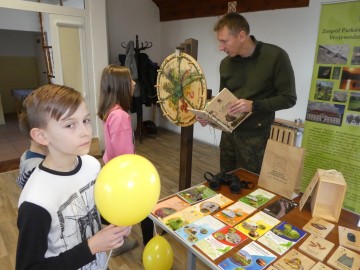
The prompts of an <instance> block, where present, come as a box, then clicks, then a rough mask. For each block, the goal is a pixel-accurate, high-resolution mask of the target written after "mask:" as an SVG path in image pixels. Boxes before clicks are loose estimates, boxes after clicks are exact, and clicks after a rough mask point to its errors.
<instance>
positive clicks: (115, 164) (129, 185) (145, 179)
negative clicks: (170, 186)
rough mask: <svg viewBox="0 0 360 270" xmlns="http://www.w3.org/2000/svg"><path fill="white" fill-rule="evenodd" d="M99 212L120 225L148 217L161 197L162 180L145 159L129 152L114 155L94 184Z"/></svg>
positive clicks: (132, 223) (127, 224)
mask: <svg viewBox="0 0 360 270" xmlns="http://www.w3.org/2000/svg"><path fill="white" fill-rule="evenodd" d="M94 196H95V203H96V206H97V208H98V210H99V212H100V214H101V215H102V216H103V217H104V218H105V219H106V220H107V221H108V222H110V223H111V224H114V225H117V226H129V225H134V224H136V223H138V222H140V221H142V220H143V219H145V218H146V217H147V216H148V215H149V214H150V213H151V211H152V210H153V208H154V207H155V205H156V203H157V201H158V199H159V196H160V179H159V174H158V172H157V170H156V168H155V167H154V165H153V164H152V163H151V162H150V161H149V160H147V159H146V158H144V157H142V156H139V155H133V154H127V155H121V156H118V157H116V158H113V159H112V160H110V161H109V162H108V163H106V164H105V166H104V167H103V168H102V169H101V171H100V173H99V175H98V177H97V180H96V182H95V187H94Z"/></svg>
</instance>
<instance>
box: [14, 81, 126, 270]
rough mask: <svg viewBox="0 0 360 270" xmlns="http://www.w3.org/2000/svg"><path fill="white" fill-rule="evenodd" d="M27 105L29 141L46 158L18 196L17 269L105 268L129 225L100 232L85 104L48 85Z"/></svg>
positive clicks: (69, 91)
mask: <svg viewBox="0 0 360 270" xmlns="http://www.w3.org/2000/svg"><path fill="white" fill-rule="evenodd" d="M24 105H25V108H26V110H27V114H28V119H29V125H30V135H31V138H32V139H33V140H34V141H36V142H37V143H39V144H41V145H44V146H47V148H48V154H47V156H46V158H45V159H44V161H43V162H41V163H40V164H39V166H38V167H37V168H36V169H35V170H34V172H33V173H32V175H31V176H30V178H29V180H28V182H27V184H26V185H25V187H24V189H23V191H22V193H21V195H20V199H19V204H18V206H19V212H18V223H17V225H18V228H19V239H18V246H17V254H16V269H79V268H81V269H103V268H104V267H105V264H106V254H105V251H108V250H112V249H114V248H118V247H120V246H121V245H122V244H123V241H124V240H123V239H124V236H127V235H129V234H130V231H131V226H130V227H117V226H114V225H109V226H107V227H105V228H104V229H102V230H101V222H100V215H99V213H98V211H97V209H96V206H95V201H94V192H93V189H94V184H95V180H96V177H97V175H98V173H99V171H100V163H99V162H98V161H97V160H96V159H95V158H94V157H91V156H89V155H86V154H87V153H88V151H89V148H90V142H91V124H90V114H89V112H88V110H87V107H86V104H85V102H84V100H83V98H82V96H81V94H80V93H79V92H77V91H75V90H74V89H71V88H68V87H65V86H59V85H45V86H42V87H40V88H38V89H37V90H35V91H34V92H33V93H32V94H31V95H29V96H28V97H27V98H26V100H25V101H24Z"/></svg>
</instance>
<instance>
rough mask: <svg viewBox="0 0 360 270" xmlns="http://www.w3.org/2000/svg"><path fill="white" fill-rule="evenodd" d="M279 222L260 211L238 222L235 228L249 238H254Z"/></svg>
mask: <svg viewBox="0 0 360 270" xmlns="http://www.w3.org/2000/svg"><path fill="white" fill-rule="evenodd" d="M279 223H280V220H278V219H276V218H274V217H272V216H269V215H268V214H265V213H264V212H261V211H260V212H257V213H255V214H254V215H253V216H251V217H249V218H248V219H246V220H244V221H242V222H240V223H239V224H238V225H236V226H235V228H236V229H238V230H239V231H241V232H242V233H244V234H245V235H246V236H248V237H250V238H251V239H253V240H256V239H258V238H259V237H260V236H262V235H264V234H265V233H266V232H267V231H269V230H271V229H272V228H273V227H274V226H276V225H277V224H279Z"/></svg>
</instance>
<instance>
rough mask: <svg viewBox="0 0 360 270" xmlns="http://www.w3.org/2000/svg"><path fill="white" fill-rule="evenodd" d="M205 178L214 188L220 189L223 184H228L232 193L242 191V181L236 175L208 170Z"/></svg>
mask: <svg viewBox="0 0 360 270" xmlns="http://www.w3.org/2000/svg"><path fill="white" fill-rule="evenodd" d="M204 178H205V179H206V181H207V182H208V183H209V187H210V188H211V189H212V190H218V189H219V188H220V186H221V185H227V186H230V192H231V193H240V191H241V181H240V179H239V178H238V177H237V176H236V175H232V174H226V173H218V174H216V175H213V174H212V173H210V172H206V173H205V174H204Z"/></svg>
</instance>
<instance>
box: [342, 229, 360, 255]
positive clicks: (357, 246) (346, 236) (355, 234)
mask: <svg viewBox="0 0 360 270" xmlns="http://www.w3.org/2000/svg"><path fill="white" fill-rule="evenodd" d="M338 229H339V243H340V245H341V246H343V247H347V248H350V249H353V250H356V251H360V231H355V230H352V229H350V228H346V227H343V226H339V227H338Z"/></svg>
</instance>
